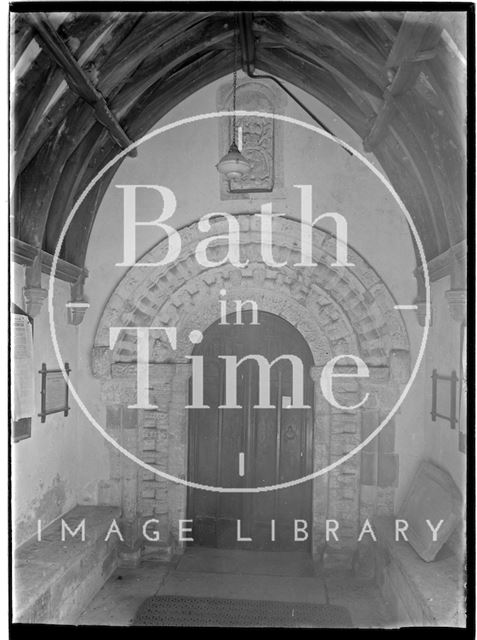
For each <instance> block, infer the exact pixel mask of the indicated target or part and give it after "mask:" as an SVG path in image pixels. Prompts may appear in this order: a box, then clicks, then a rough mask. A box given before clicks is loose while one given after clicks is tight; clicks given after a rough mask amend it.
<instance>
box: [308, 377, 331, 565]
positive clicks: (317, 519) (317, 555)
mask: <svg viewBox="0 0 477 640" xmlns="http://www.w3.org/2000/svg"><path fill="white" fill-rule="evenodd" d="M322 371H323V367H312V368H311V370H310V375H311V378H312V380H313V383H314V390H313V391H314V412H313V420H314V424H313V447H314V451H313V470H314V471H316V470H318V469H322V468H323V467H326V466H327V465H328V464H329V460H330V425H331V420H330V417H331V416H330V407H329V405H328V403H327V401H326V399H325V398H324V396H323V394H322V393H321V388H320V377H321V372H322ZM312 495H313V498H312V511H313V531H312V554H313V559H314V560H315V561H317V562H319V563H321V562H322V560H323V555H324V551H325V527H326V518H327V514H328V474H327V473H326V474H324V475H321V476H318V477H317V478H314V480H313V493H312Z"/></svg>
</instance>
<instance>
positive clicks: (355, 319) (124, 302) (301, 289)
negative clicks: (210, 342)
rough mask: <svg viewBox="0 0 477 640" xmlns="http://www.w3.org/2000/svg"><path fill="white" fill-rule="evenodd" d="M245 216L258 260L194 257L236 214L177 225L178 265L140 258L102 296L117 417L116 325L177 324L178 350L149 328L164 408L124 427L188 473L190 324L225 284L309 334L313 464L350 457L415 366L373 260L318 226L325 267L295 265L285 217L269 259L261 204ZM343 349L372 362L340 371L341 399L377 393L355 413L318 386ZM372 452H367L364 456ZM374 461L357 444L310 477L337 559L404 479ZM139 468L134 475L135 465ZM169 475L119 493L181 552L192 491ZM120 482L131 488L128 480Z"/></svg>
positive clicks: (120, 367) (127, 386) (101, 352)
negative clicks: (331, 523)
mask: <svg viewBox="0 0 477 640" xmlns="http://www.w3.org/2000/svg"><path fill="white" fill-rule="evenodd" d="M238 220H239V224H240V229H241V237H240V247H241V259H242V260H246V259H248V260H249V263H248V265H247V266H246V267H244V268H242V269H238V268H236V267H234V266H232V265H230V264H229V263H227V264H224V265H222V266H220V267H215V268H204V267H202V266H201V265H200V264H199V263H198V262H197V260H196V257H195V248H196V246H197V243H198V242H199V241H200V240H202V239H203V238H205V237H212V236H213V237H215V236H220V235H224V234H226V233H227V231H228V223H227V221H225V220H223V219H222V218H221V219H217V220H215V221H212V224H211V228H210V231H209V232H208V233H202V232H199V230H198V227H197V223H193V224H191V225H189V226H187V227H185V228H183V229H181V230H180V231H178V233H179V236H180V239H181V253H180V256H179V258H178V259H177V260H175V261H174V263H173V264H169V265H165V266H151V267H145V266H140V267H134V268H132V269H131V270H130V271H128V272H127V273H126V275H125V276H124V278H123V279H122V280H121V282H120V283H119V285H118V286H117V287H116V290H115V291H114V293H113V294H112V296H111V297H110V299H109V300H108V302H107V304H106V306H105V309H104V311H103V314H102V316H101V319H100V322H99V324H98V328H97V332H96V336H95V340H94V346H93V354H92V356H93V357H92V365H93V372H94V375H95V376H97V377H100V378H101V381H102V394H103V400H104V404H105V405H106V406H107V407H110V408H111V412H112V415H115V414H114V411H117V410H119V411H120V412H121V414H122V415H129V416H130V412H131V411H132V410H131V409H128V405H131V404H134V403H135V401H136V384H137V379H136V378H137V369H136V332H135V331H133V330H131V331H129V332H128V331H127V330H125V331H123V332H122V334H121V335H120V337H119V338H118V340H117V343H116V345H115V347H114V349H113V350H110V349H109V329H110V327H114V326H115V327H118V326H121V327H127V326H130V327H141V326H156V327H160V326H163V327H164V326H168V327H176V329H177V348H176V349H175V350H173V349H171V347H170V345H169V343H168V342H167V340H166V339H165V336H164V335H161V334H160V333H159V332H155V334H152V332H151V336H150V340H151V343H150V349H149V354H150V366H149V371H150V383H151V392H150V394H151V403H153V404H155V405H156V406H157V411H136V410H133V411H136V414H137V415H135V416H134V417H133V418H132V419H131V417H129V418H124V420H127V421H129V423H130V422H131V420H132V422H133V424H135V425H137V429H136V431H135V438H136V439H135V440H134V438H133V436H132V433H131V432H128V433H127V432H126V431H124V430H123V431H122V433H123V434H125V433H127V437H128V438H129V439H128V447H129V448H132V449H133V450H134V451H135V452H136V454H137V455H138V456H139V457H140V458H141V459H144V460H145V461H147V462H150V463H153V464H154V465H156V466H157V468H158V469H160V470H163V471H166V472H168V473H170V474H172V475H175V476H176V477H182V478H184V477H186V473H187V468H186V459H187V456H186V451H187V410H186V409H185V406H186V405H187V403H188V401H187V389H188V379H189V377H190V364H189V362H188V360H187V356H188V355H190V353H191V351H192V348H193V345H192V343H191V342H190V340H189V333H190V331H191V330H193V329H199V330H201V331H205V329H206V328H207V327H208V326H210V325H211V324H213V322H215V321H216V320H217V318H218V317H219V298H220V291H221V290H223V289H225V290H226V292H227V295H226V298H227V299H229V300H235V299H241V300H245V299H252V300H254V301H255V302H256V303H257V306H258V308H259V310H262V311H267V312H269V313H273V314H275V315H278V316H280V317H282V318H284V319H285V320H287V321H288V322H289V323H290V324H292V325H293V326H295V327H296V328H297V330H298V331H299V332H300V333H301V335H302V336H303V338H304V339H305V341H306V342H307V343H308V345H309V347H310V350H311V352H312V355H313V359H314V367H313V369H312V371H311V375H312V378H313V380H314V383H315V402H314V463H313V464H314V469H315V470H318V469H321V468H324V467H325V466H327V465H328V464H330V462H333V461H334V460H337V459H339V458H341V457H342V456H343V455H345V454H346V453H348V452H349V451H351V450H352V449H353V448H355V447H356V446H357V445H358V444H359V443H360V442H361V441H362V439H363V438H364V437H366V435H368V433H370V432H371V431H373V430H374V429H375V428H376V427H377V426H378V424H379V422H380V420H382V419H383V417H384V416H385V415H386V413H387V412H388V411H389V410H390V409H391V408H392V406H393V405H394V403H395V402H396V400H397V398H398V397H399V391H400V389H401V388H402V385H403V384H404V383H405V382H407V380H408V377H409V373H410V371H409V340H408V336H407V332H406V328H405V325H404V322H403V320H402V317H401V316H400V314H399V312H398V311H397V310H395V309H394V305H395V301H394V299H393V297H392V295H391V294H390V292H389V290H388V289H387V287H386V285H385V283H384V282H383V281H382V279H381V278H380V277H379V275H378V274H377V273H376V271H375V270H374V269H373V268H372V267H371V266H370V265H369V264H368V263H367V262H366V261H365V260H364V258H362V257H361V256H360V255H359V254H358V253H357V252H356V251H354V250H353V249H351V248H348V261H349V262H350V263H352V264H353V265H354V266H353V267H339V268H338V267H333V266H332V263H333V262H335V260H336V238H335V237H334V236H333V235H332V234H330V233H328V232H326V231H323V230H321V229H313V260H314V261H315V262H316V265H317V266H315V267H306V268H304V267H298V266H295V264H296V263H298V262H300V254H299V251H300V223H299V222H298V221H296V220H292V219H287V218H276V219H275V220H274V222H275V225H274V233H273V239H274V257H275V260H277V261H285V260H286V261H287V266H285V267H282V268H280V269H276V268H275V269H274V268H270V267H268V266H267V265H265V264H264V263H263V262H261V261H260V260H261V253H260V226H259V222H260V220H259V219H258V218H257V217H255V216H254V215H253V214H242V215H240V216H239V217H238ZM166 249H167V240H164V241H162V242H160V243H159V244H158V245H156V246H155V247H154V248H152V249H151V250H150V251H149V252H148V253H147V254H146V255H145V256H143V258H141V260H140V262H141V263H151V264H154V263H157V262H159V261H160V258H161V257H162V256H164V255H165V253H166ZM226 249H227V247H226V240H225V239H224V238H222V239H217V241H216V242H215V243H214V244H213V245H211V247H210V250H209V251H208V256H209V259H211V260H215V261H219V260H220V259H221V258H223V257H224V256H225V252H226ZM343 354H353V355H356V356H359V357H361V358H362V359H363V360H364V361H365V363H366V364H367V366H368V370H369V377H367V378H363V379H359V380H358V379H356V378H352V379H339V380H335V381H334V389H335V395H336V398H339V399H341V400H339V401H340V402H341V403H342V404H343V405H344V406H350V405H353V404H356V403H357V402H359V401H360V399H362V398H363V397H364V394H365V393H368V394H369V399H368V401H367V402H366V405H365V406H364V407H363V408H362V409H358V410H356V411H343V410H339V409H337V408H335V407H332V406H331V405H330V404H329V403H328V402H327V401H326V400H325V399H324V397H323V394H322V393H321V387H320V376H321V371H322V368H323V366H324V365H325V364H326V362H328V361H329V360H330V359H331V358H333V357H335V356H337V355H343ZM338 371H339V370H338ZM346 371H347V369H346V368H344V369H342V372H346ZM107 428H108V430H109V425H108V424H107ZM153 435H154V438H152V436H153ZM131 438H133V441H131ZM386 446H387V449H386V453H385V455H386V456H387V458H386V464H388V465H389V464H391V465H394V467H396V468H397V458H396V456H395V455H394V453H393V446H392V447H391V449H390V450H389V444H387V445H386ZM367 455H368V453H366V454H363V456H364V459H365V460H367V458H366V456H367ZM375 455H376V456H377V455H378V453H377V452H376V454H375ZM375 462H376V460H375V461H373V464H371V465H369V464H367V466H366V468H365V469H364V471H363V468H362V456H361V455H360V454H358V455H355V456H354V457H352V458H350V459H349V460H348V461H347V462H346V463H344V464H342V465H341V466H339V467H337V468H336V469H335V470H333V471H332V472H330V473H328V474H326V475H323V476H320V477H318V478H315V480H314V481H313V530H312V541H313V545H312V548H313V553H314V554H315V555H316V556H317V557H323V554H325V553H326V554H328V556H327V557H330V555H329V553H328V552H329V551H330V549H331V551H332V554H331V556H332V557H333V558H335V559H336V558H337V557H338V558H340V557H342V558H344V559H345V561H346V562H349V561H350V555H354V554H356V551H357V536H358V527H359V526H360V524H361V523H362V522H363V520H364V519H365V518H366V517H371V516H372V515H374V513H375V512H376V510H377V511H380V510H381V511H385V512H388V513H389V512H391V511H392V508H393V495H394V486H395V484H396V479H392V478H391V481H389V478H387V479H386V478H385V479H383V478H381V484H382V485H383V486H379V481H380V480H379V478H378V474H379V469H378V468H377V464H375ZM375 467H376V470H375V472H374V471H373V469H374V468H375ZM394 467H393V468H394ZM370 469H371V470H370ZM131 473H132V474H133V475H134V473H136V476H137V470H135V471H134V470H131ZM373 473H374V475H373ZM381 475H382V474H381ZM391 475H392V474H391ZM150 476H153V477H152V478H151V477H150ZM170 484H171V483H165V482H161V481H160V480H159V479H158V478H157V477H154V475H153V474H149V475H147V474H146V477H145V478H144V476H143V477H142V480H141V479H138V478H136V484H134V483H133V485H132V486H136V487H142V488H141V490H139V489H136V492H135V494H134V496H133V497H131V496H128V498H127V499H126V500H125V498H124V495H123V498H122V499H123V511H124V512H125V515H124V518H125V519H126V521H128V522H129V523H130V522H133V521H136V520H137V518H138V517H139V519H140V518H148V517H151V515H154V517H155V516H156V515H157V516H158V515H161V521H162V522H164V523H166V524H164V527H165V531H164V534H163V536H162V539H166V540H167V541H168V544H169V546H170V548H171V553H172V552H175V551H177V550H178V549H180V548H181V545H180V543H179V542H178V530H177V523H178V519H179V518H181V517H185V512H186V511H185V510H186V489H185V487H183V486H181V485H174V486H169V485H170ZM144 485H146V487H144ZM152 485H154V487H155V489H154V492H152V489H151V486H152ZM122 486H123V487H124V486H131V485H130V484H127V483H126V485H124V483H123V485H122ZM121 491H123V493H124V489H121ZM161 492H162V493H161ZM145 495H146V496H149V495H154V498H145V497H144V496H145ZM131 505H133V506H131ZM157 505H160V506H157ZM158 509H159V511H158ZM161 509H162V511H161ZM151 510H152V511H151ZM326 518H334V519H336V520H338V521H340V522H342V525H341V528H342V536H341V537H340V540H339V541H338V542H336V543H335V542H333V541H331V542H330V544H328V545H325V544H324V532H325V526H326V523H325V521H326Z"/></svg>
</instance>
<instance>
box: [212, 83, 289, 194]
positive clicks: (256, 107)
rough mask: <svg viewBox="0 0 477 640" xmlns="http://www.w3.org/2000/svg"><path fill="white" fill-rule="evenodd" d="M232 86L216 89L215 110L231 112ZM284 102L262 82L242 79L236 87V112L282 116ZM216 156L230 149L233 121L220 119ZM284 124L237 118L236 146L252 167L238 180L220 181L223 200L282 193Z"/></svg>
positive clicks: (281, 97)
mask: <svg viewBox="0 0 477 640" xmlns="http://www.w3.org/2000/svg"><path fill="white" fill-rule="evenodd" d="M232 104H233V97H232V82H227V83H226V84H223V85H222V86H220V87H219V89H218V92H217V110H218V111H232ZM285 104H286V99H285V96H284V94H283V92H282V91H280V88H279V87H275V86H273V83H271V82H270V81H265V80H253V79H251V78H248V79H244V80H242V81H241V82H240V81H239V82H238V84H237V100H236V108H237V111H240V110H242V111H263V112H264V113H278V112H283V107H284V106H285ZM218 122H219V152H218V157H219V158H221V157H222V156H223V155H225V154H226V153H227V151H228V149H229V146H230V143H231V141H232V134H233V119H232V117H230V118H225V117H224V118H220V119H219V120H218ZM282 125H283V122H281V121H279V120H274V119H273V118H261V117H259V116H237V131H238V135H237V142H238V146H239V148H240V141H241V142H242V148H241V152H242V154H243V156H244V157H245V158H246V159H247V160H248V162H249V163H250V165H251V170H250V172H249V173H248V174H247V175H245V176H243V177H242V178H240V179H237V180H227V179H226V178H225V176H221V177H220V197H221V199H222V200H232V199H241V198H247V197H249V194H251V193H271V192H273V193H276V192H277V191H278V190H280V189H283V133H282V129H283V127H282Z"/></svg>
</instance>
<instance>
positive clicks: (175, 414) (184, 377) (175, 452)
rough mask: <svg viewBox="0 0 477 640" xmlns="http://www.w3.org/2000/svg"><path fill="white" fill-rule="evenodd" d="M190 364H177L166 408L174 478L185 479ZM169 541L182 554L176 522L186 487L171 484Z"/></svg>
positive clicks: (182, 509) (181, 514)
mask: <svg viewBox="0 0 477 640" xmlns="http://www.w3.org/2000/svg"><path fill="white" fill-rule="evenodd" d="M190 376H191V364H190V363H184V364H182V363H178V364H176V366H175V374H174V378H173V380H172V393H171V402H170V406H169V433H168V435H169V458H168V466H169V473H171V474H172V475H174V476H175V477H177V478H181V479H185V478H186V477H187V454H188V410H187V409H186V408H185V407H186V405H187V404H188V403H189V402H188V400H189V379H190ZM168 507H169V521H170V523H171V524H170V535H171V542H172V545H173V548H174V552H175V553H183V551H184V547H185V543H184V542H181V541H179V520H180V519H185V517H186V509H187V487H186V486H184V485H182V484H178V483H174V482H171V483H169V493H168Z"/></svg>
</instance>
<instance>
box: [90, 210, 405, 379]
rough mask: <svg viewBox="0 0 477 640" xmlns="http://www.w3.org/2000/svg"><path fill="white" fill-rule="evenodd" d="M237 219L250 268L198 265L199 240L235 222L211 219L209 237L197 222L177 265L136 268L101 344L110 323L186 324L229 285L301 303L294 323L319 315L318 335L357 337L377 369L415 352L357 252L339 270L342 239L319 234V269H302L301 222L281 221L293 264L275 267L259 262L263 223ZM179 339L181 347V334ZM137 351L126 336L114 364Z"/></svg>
mask: <svg viewBox="0 0 477 640" xmlns="http://www.w3.org/2000/svg"><path fill="white" fill-rule="evenodd" d="M238 220H239V224H240V229H241V239H240V242H241V257H242V260H245V259H248V260H249V264H248V266H247V267H245V268H243V269H237V268H235V267H233V266H232V265H230V264H226V265H223V266H221V267H219V268H215V269H206V268H204V267H202V266H201V265H200V264H199V263H198V262H197V260H196V258H195V248H196V246H197V243H198V242H199V241H200V240H202V239H203V238H205V237H211V236H217V235H221V234H224V233H227V231H228V225H227V222H226V221H225V220H223V219H222V218H221V219H215V220H212V221H211V222H212V224H211V228H210V231H209V232H208V233H202V232H199V230H198V228H197V223H193V224H191V225H189V226H187V227H185V228H183V229H182V230H180V231H179V232H178V233H179V235H180V238H181V247H182V248H181V254H180V256H179V258H178V259H177V260H175V261H174V262H173V264H168V265H165V266H159V267H148V266H139V267H133V268H132V269H130V270H129V271H128V272H127V274H126V275H125V276H124V278H123V279H122V280H121V282H120V283H119V285H118V286H117V287H116V289H115V291H114V292H113V294H112V296H111V297H110V299H109V300H108V303H107V304H106V306H105V309H104V311H103V314H102V316H101V319H100V322H99V324H98V328H97V331H96V335H95V340H94V347H95V348H101V347H108V349H109V328H110V327H111V326H132V327H136V326H154V325H155V326H166V325H170V326H179V324H178V322H179V320H181V324H184V318H185V317H187V316H188V315H189V314H190V313H191V312H192V311H191V310H192V309H195V311H194V312H197V309H205V308H206V307H207V306H208V305H209V306H210V302H211V301H213V300H214V298H213V296H215V294H216V293H217V294H218V292H219V290H220V289H222V288H225V289H226V290H227V291H228V292H229V293H232V292H233V293H234V294H237V295H238V294H239V293H240V294H242V293H243V292H245V291H246V290H247V289H255V290H257V292H259V293H260V295H262V296H263V295H265V292H268V294H269V295H268V298H269V299H270V295H272V294H274V295H277V296H279V295H281V296H282V297H283V296H285V297H286V298H287V299H289V300H290V301H294V303H296V304H297V305H299V306H298V307H296V305H291V306H290V309H289V310H288V315H290V314H291V315H293V314H292V311H291V309H292V308H293V309H295V316H296V317H295V318H291V320H289V321H291V324H294V325H295V326H297V324H298V323H299V321H300V320H301V321H303V319H304V318H308V319H309V318H314V319H315V324H316V330H317V331H321V330H322V329H326V332H327V335H328V336H331V339H332V341H333V342H334V343H337V342H338V341H339V340H343V339H344V338H345V337H346V336H348V334H349V333H350V332H352V333H353V336H352V338H350V337H349V336H348V338H349V339H350V341H351V344H349V345H347V346H350V347H351V346H355V348H357V349H358V351H359V354H358V353H357V354H356V355H361V357H363V359H364V360H365V362H366V363H367V364H368V365H370V366H386V364H387V362H388V360H389V357H390V354H391V352H392V351H393V350H403V351H409V340H408V336H407V331H406V328H405V325H404V322H403V320H402V317H401V315H400V314H399V313H398V312H397V311H396V310H395V309H394V305H395V300H394V299H393V297H392V295H391V294H390V292H389V290H388V288H387V287H386V285H385V283H384V282H383V281H382V280H381V278H380V277H379V276H378V274H377V273H376V272H375V271H374V269H373V268H372V267H371V266H370V265H369V264H368V263H367V262H366V261H365V260H364V259H363V258H362V257H361V256H360V255H359V254H358V253H357V252H356V251H354V250H353V249H351V248H348V260H349V261H350V263H352V264H353V265H354V266H353V267H339V268H337V267H333V266H332V263H333V262H334V261H335V253H336V238H335V237H334V236H333V235H332V234H330V233H328V232H326V231H323V230H321V229H314V230H313V260H314V261H316V263H317V266H316V267H312V268H310V267H308V268H300V267H295V266H294V265H295V263H297V262H299V261H300V254H299V244H300V223H299V222H297V221H296V220H292V219H284V218H278V219H275V225H274V235H273V237H274V246H275V247H276V251H275V259H276V260H277V261H285V260H286V261H287V266H285V267H282V268H281V269H280V270H278V269H272V268H270V267H268V266H266V265H264V264H263V262H260V260H261V254H260V228H259V220H258V219H257V218H256V217H255V216H254V215H253V214H243V215H240V216H239V217H238ZM167 242H168V241H167V240H163V241H162V242H160V243H159V244H158V245H156V246H155V247H154V248H152V249H151V250H150V251H149V252H148V253H147V254H146V255H145V256H143V257H142V258H141V260H140V263H151V264H153V263H156V262H159V261H160V259H161V257H162V256H163V255H164V254H165V251H166V248H167ZM226 248H227V247H226V240H224V239H218V240H217V241H216V242H215V244H214V245H213V247H212V248H211V250H210V258H211V259H215V260H217V261H218V260H220V259H221V258H223V257H224V256H225V251H226ZM204 296H205V297H204ZM207 298H209V299H208V300H207ZM211 298H212V299H211ZM206 300H207V304H205V301H206ZM217 301H218V295H217V297H215V306H216V308H217V309H218V304H217ZM269 304H272V303H270V302H269ZM290 304H291V303H290ZM299 311H301V313H299ZM273 312H276V311H273ZM158 322H159V323H160V324H159V325H158V324H157V323H158ZM202 328H205V327H202ZM304 337H305V336H304ZM305 339H306V338H305ZM179 341H180V343H182V336H179ZM184 349H185V347H183V348H182V351H181V350H179V351H178V355H180V354H182V355H184V354H186V350H184ZM134 350H135V346H134V336H133V332H131V334H128V332H124V334H123V335H122V336H121V337H120V338H119V339H118V341H117V343H116V346H115V348H114V350H113V352H112V360H111V361H116V362H117V361H131V360H132V358H133V357H134V356H133V355H132V354H133V353H134ZM312 351H313V349H312Z"/></svg>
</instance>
